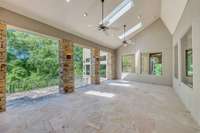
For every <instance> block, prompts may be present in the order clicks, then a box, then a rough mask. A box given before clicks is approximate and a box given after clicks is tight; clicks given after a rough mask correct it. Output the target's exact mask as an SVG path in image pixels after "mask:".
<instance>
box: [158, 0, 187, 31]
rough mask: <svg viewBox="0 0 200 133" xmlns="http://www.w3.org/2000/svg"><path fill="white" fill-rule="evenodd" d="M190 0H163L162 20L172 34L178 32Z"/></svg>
mask: <svg viewBox="0 0 200 133" xmlns="http://www.w3.org/2000/svg"><path fill="white" fill-rule="evenodd" d="M187 2H188V0H162V2H161V18H162V20H163V21H164V23H165V25H166V26H167V27H168V29H169V31H170V32H171V34H173V33H174V32H175V30H176V27H177V25H178V22H179V20H180V18H181V16H182V13H183V11H184V9H185V6H186V4H187Z"/></svg>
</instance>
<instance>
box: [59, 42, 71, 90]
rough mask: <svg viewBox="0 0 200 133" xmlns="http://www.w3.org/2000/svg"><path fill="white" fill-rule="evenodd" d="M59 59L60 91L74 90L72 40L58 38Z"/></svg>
mask: <svg viewBox="0 0 200 133" xmlns="http://www.w3.org/2000/svg"><path fill="white" fill-rule="evenodd" d="M59 60H60V85H59V90H60V92H61V93H71V92H73V91H74V88H75V87H74V65H73V42H71V41H69V40H64V39H63V40H60V44H59Z"/></svg>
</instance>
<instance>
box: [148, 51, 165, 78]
mask: <svg viewBox="0 0 200 133" xmlns="http://www.w3.org/2000/svg"><path fill="white" fill-rule="evenodd" d="M149 60H150V64H149V65H150V66H149V67H150V74H152V75H156V76H161V75H162V53H152V54H150V55H149Z"/></svg>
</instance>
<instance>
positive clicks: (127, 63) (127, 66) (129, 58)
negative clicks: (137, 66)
mask: <svg viewBox="0 0 200 133" xmlns="http://www.w3.org/2000/svg"><path fill="white" fill-rule="evenodd" d="M122 72H125V73H129V72H130V73H132V72H134V55H124V56H122Z"/></svg>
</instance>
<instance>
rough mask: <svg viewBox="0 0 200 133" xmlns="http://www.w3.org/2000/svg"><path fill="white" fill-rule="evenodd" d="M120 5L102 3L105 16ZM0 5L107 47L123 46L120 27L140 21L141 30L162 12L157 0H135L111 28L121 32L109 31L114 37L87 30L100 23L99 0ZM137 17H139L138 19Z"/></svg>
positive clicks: (11, 0) (2, 0)
mask: <svg viewBox="0 0 200 133" xmlns="http://www.w3.org/2000/svg"><path fill="white" fill-rule="evenodd" d="M121 2H122V0H105V14H106V15H107V14H109V13H110V12H111V11H112V10H113V9H114V8H115V7H116V6H117V5H118V4H120V3H121ZM0 6H1V7H4V8H6V9H9V10H12V11H14V12H17V13H19V14H22V15H24V16H27V17H31V18H33V19H35V20H38V21H41V22H44V23H46V24H49V25H51V26H54V27H56V28H59V29H61V30H64V31H66V32H70V33H73V34H75V35H78V36H80V37H82V38H85V39H88V40H91V41H94V42H96V43H99V44H100V45H103V46H106V47H109V48H117V47H119V46H120V45H121V44H122V43H121V40H119V39H118V35H120V34H122V33H123V24H127V25H128V28H131V27H133V26H134V25H136V24H137V23H139V22H140V21H141V20H142V22H143V24H144V27H143V29H144V28H145V27H147V26H149V25H150V24H151V23H153V22H154V21H155V20H157V19H158V18H159V17H160V12H161V2H160V0H151V1H150V0H135V6H134V7H133V8H132V9H131V10H129V11H128V12H127V13H126V14H125V15H123V16H122V17H121V18H120V19H119V20H118V21H116V22H115V23H114V24H112V25H111V26H115V27H119V28H120V29H121V30H120V31H110V32H111V34H113V35H114V36H112V35H110V36H106V35H105V34H103V33H102V32H99V31H97V30H96V29H95V28H94V27H88V25H97V24H98V23H99V22H100V20H101V3H100V0H71V2H69V3H67V2H66V0H0ZM84 12H87V13H88V16H87V17H83V13H84ZM138 15H142V19H141V20H139V19H138ZM141 30H142V29H141ZM141 30H140V31H141ZM138 32H139V31H138ZM135 34H136V33H134V34H132V35H130V36H129V37H128V38H131V37H133V36H134V35H135Z"/></svg>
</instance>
